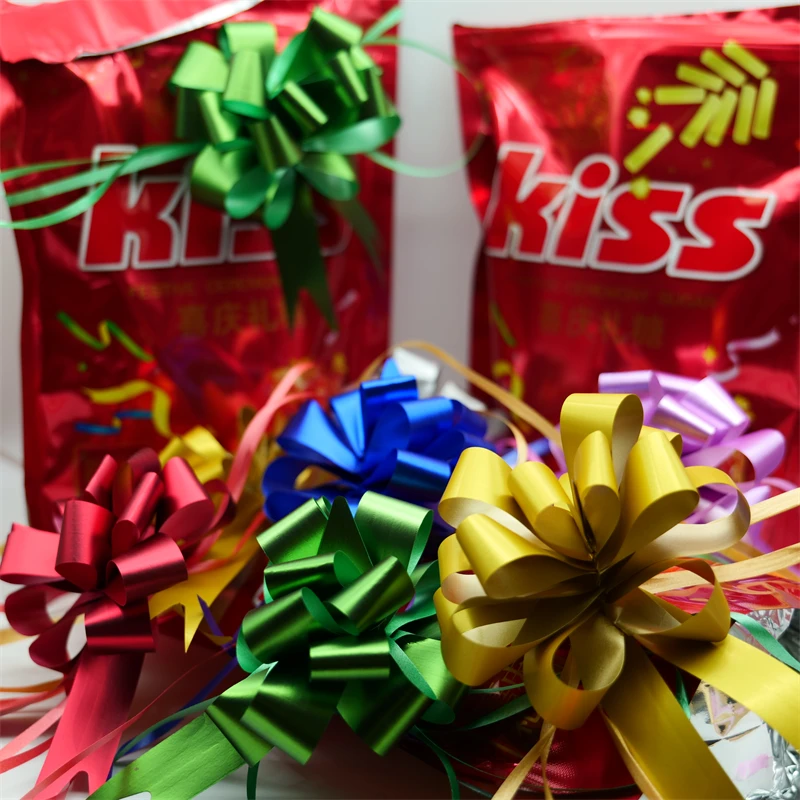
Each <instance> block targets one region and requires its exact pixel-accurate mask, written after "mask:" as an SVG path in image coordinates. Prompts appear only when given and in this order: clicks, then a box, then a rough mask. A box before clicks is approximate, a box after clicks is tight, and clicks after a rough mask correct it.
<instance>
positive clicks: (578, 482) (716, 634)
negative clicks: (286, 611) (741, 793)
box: [435, 394, 800, 798]
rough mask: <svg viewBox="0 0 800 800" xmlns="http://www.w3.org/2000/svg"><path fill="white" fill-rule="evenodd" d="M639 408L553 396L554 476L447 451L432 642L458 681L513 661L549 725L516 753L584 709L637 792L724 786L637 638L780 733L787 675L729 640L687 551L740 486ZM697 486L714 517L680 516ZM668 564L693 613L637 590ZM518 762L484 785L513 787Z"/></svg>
mask: <svg viewBox="0 0 800 800" xmlns="http://www.w3.org/2000/svg"><path fill="white" fill-rule="evenodd" d="M642 421H643V409H642V403H641V401H640V400H639V398H638V397H636V396H635V395H626V394H598V395H591V394H588V395H572V396H571V397H569V398H568V399H567V400H566V402H565V403H564V406H563V409H562V414H561V439H562V443H563V451H564V457H565V461H566V467H567V472H566V473H565V474H564V475H563V476H562V477H561V478H560V479H559V478H556V476H555V475H554V474H553V472H552V471H551V470H550V469H549V468H548V467H547V466H545V465H544V464H542V463H536V462H526V463H522V464H519V465H518V466H516V467H515V468H513V469H512V468H510V467H509V466H508V465H507V464H506V463H505V462H504V461H503V460H502V459H500V458H499V457H498V456H496V455H495V454H493V453H491V452H489V451H487V450H481V449H470V450H466V451H465V452H464V453H463V454H462V456H461V458H460V460H459V462H458V464H457V465H456V468H455V470H454V472H453V476H452V478H451V480H450V483H449V485H448V487H447V490H446V491H445V493H444V496H443V497H442V501H441V504H440V506H439V511H440V513H441V515H442V517H443V518H444V519H445V520H446V521H447V522H449V523H450V524H451V525H453V526H454V527H455V528H456V532H455V533H454V534H453V535H452V536H450V537H449V538H448V539H446V540H445V541H444V542H443V543H442V545H441V547H440V550H439V559H440V566H441V578H442V588H441V589H440V590H439V591H438V592H437V593H436V596H435V602H436V608H437V613H438V617H439V621H440V624H441V628H442V650H443V653H444V658H445V662H446V664H447V666H448V668H449V669H450V671H451V672H452V673H453V675H454V676H455V677H456V678H457V679H459V680H460V681H462V682H464V683H466V684H468V685H472V686H477V685H480V684H481V683H483V682H484V681H486V680H487V679H489V678H490V677H492V676H493V675H494V674H496V673H497V672H498V671H500V670H501V669H502V668H504V667H506V666H507V665H509V664H511V663H512V662H514V661H516V660H517V659H518V658H523V674H524V680H525V687H526V690H527V694H528V698H529V699H530V701H531V704H532V706H533V708H534V709H535V710H536V711H537V712H538V713H539V714H540V715H541V716H542V718H543V719H544V720H545V722H546V723H548V725H547V726H546V727H547V731H546V732H544V735H543V738H542V740H541V741H540V743H539V745H537V747H538V750H536V751H535V752H533V751H532V753H533V754H532V755H531V760H532V761H531V765H532V763H535V761H536V760H537V758H539V757H542V756H544V757H546V752H547V742H549V741H550V740H551V737H552V731H553V729H554V728H566V729H572V728H576V727H579V726H580V725H582V724H583V722H584V721H585V720H586V719H587V717H588V716H589V714H590V713H592V711H593V710H595V709H596V708H598V707H599V708H600V709H602V714H603V719H604V720H605V721H606V723H607V725H608V727H609V730H610V731H611V733H612V736H613V738H614V739H615V741H616V742H617V745H618V747H619V749H620V752H621V754H622V755H623V758H624V759H625V760H626V763H627V764H628V765H629V767H630V768H631V771H632V774H633V775H634V777H637V780H640V782H643V783H645V784H646V785H645V786H643V787H642V788H643V789H644V790H645V791H647V794H648V796H649V797H651V798H656V797H664V798H682V797H699V796H702V797H709V798H714V797H720V798H721V797H725V798H727V797H736V796H737V793H736V789H735V788H734V787H733V785H732V784H731V782H730V779H729V778H728V777H727V776H726V774H725V773H724V771H723V770H722V769H721V767H720V766H719V764H718V762H717V761H716V759H714V757H713V756H712V755H711V754H710V753H709V751H708V749H707V748H706V746H705V744H704V743H703V742H702V740H701V739H700V738H699V736H698V735H697V733H696V731H695V730H694V728H693V727H692V725H691V724H690V723H689V722H688V720H687V719H686V717H685V715H684V714H683V711H682V709H681V707H680V704H679V703H678V701H677V700H676V699H675V698H674V696H673V695H672V693H671V692H670V691H669V689H668V687H667V686H666V684H665V683H664V682H663V680H662V679H661V677H660V676H659V674H658V672H657V670H656V669H655V668H654V667H653V666H652V664H651V663H650V659H649V658H648V656H647V651H650V652H651V653H654V654H656V655H658V656H660V657H661V658H663V659H666V660H667V661H669V662H671V663H672V664H674V665H676V666H678V667H680V668H681V669H683V670H686V671H687V672H690V673H692V674H693V675H696V676H697V677H699V678H701V679H702V680H705V681H707V682H709V683H711V684H713V685H715V686H717V687H718V688H720V689H721V690H722V691H724V692H726V693H727V694H729V695H730V696H732V697H735V698H736V699H737V700H738V701H739V702H741V703H743V704H744V705H746V706H747V707H748V708H751V709H752V710H753V711H754V712H756V713H757V714H759V716H761V717H762V719H764V720H765V721H766V722H767V723H768V724H769V725H770V726H772V727H773V728H775V729H776V730H777V731H779V732H780V733H781V735H783V736H784V737H785V738H786V739H787V740H789V741H790V742H793V743H798V742H800V692H798V691H797V690H798V684H797V680H798V676H797V674H796V673H794V672H792V670H790V669H788V668H787V667H785V666H784V665H783V664H781V663H779V662H778V661H777V660H776V659H773V658H772V657H770V656H769V655H767V654H765V653H763V652H760V651H758V650H757V649H756V648H753V647H750V646H748V645H746V644H744V643H743V642H741V641H739V640H737V639H735V638H733V637H729V636H728V629H729V627H730V623H731V621H730V613H729V610H728V606H727V603H726V601H725V597H724V595H723V593H722V589H721V587H720V585H719V582H718V580H717V577H716V573H715V571H714V570H713V569H712V568H711V566H710V564H709V563H708V562H706V561H704V560H702V559H701V558H697V556H699V555H700V554H703V553H708V552H714V551H717V550H721V549H724V548H726V547H729V546H731V545H732V544H733V543H735V542H736V541H738V540H739V539H741V537H742V536H743V535H744V534H745V532H746V531H747V528H748V526H749V524H750V519H751V513H750V507H749V504H748V503H747V500H746V498H745V497H744V495H743V493H742V492H741V491H740V490H739V489H738V488H737V487H736V484H735V483H734V481H733V480H732V479H731V478H730V476H728V475H727V474H726V473H725V472H722V471H721V470H719V469H716V468H714V467H709V466H705V465H703V466H689V467H686V466H684V465H683V464H682V463H681V458H680V454H681V437H680V436H679V435H678V434H675V433H665V432H663V431H660V430H657V429H655V428H652V427H649V426H643V425H642ZM709 486H714V487H715V488H719V490H720V491H723V492H728V493H730V494H731V495H732V496H733V498H734V501H733V505H732V508H731V509H730V511H729V513H728V514H726V515H725V516H722V517H719V518H717V519H714V520H713V521H709V522H706V523H705V524H692V523H686V522H684V520H686V519H687V518H688V517H690V515H691V514H692V513H693V512H694V511H695V508H696V507H697V503H698V499H699V491H700V489H703V488H705V487H709ZM792 502H793V503H794V504H795V505H796V504H797V498H793V501H792ZM737 566H738V565H737ZM675 567H678V568H680V569H681V570H685V571H688V572H690V573H693V574H692V578H694V579H695V580H698V579H699V580H703V581H705V582H707V583H709V584H710V585H711V587H712V591H711V595H710V597H709V599H708V601H707V602H706V604H705V606H704V607H703V608H702V609H701V610H700V611H699V612H698V613H696V614H694V615H690V614H687V613H685V612H683V611H682V610H680V609H679V608H677V607H675V606H673V605H671V604H670V603H668V602H666V601H665V600H663V599H662V598H660V597H658V596H657V595H655V594H652V593H651V592H649V591H647V590H646V589H644V588H642V586H643V584H645V583H646V582H647V581H649V580H650V579H652V578H654V577H655V576H658V575H660V573H663V572H665V571H666V570H670V569H672V568H675ZM567 646H568V648H569V649H568V655H567V661H566V665H565V666H564V667H563V668H562V666H561V664H562V662H563V657H564V653H565V652H566V650H565V649H566V648H567ZM753 675H758V676H759V680H758V681H753V680H752V676H753ZM748 676H749V677H748ZM762 686H768V687H769V691H766V690H762V688H761V687H762ZM526 764H527V762H526ZM519 772H520V774H516V771H515V774H514V776H513V778H512V780H511V781H510V782H507V783H506V784H505V785H504V787H501V790H500V792H499V793H498V796H499V797H502V798H509V797H511V796H513V793H514V790H515V788H516V786H517V785H519V782H520V781H521V780H522V779H523V778H524V772H525V771H524V770H520V771H519Z"/></svg>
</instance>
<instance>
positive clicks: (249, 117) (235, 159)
mask: <svg viewBox="0 0 800 800" xmlns="http://www.w3.org/2000/svg"><path fill="white" fill-rule="evenodd" d="M399 19H400V11H399V9H398V8H395V9H393V10H391V11H390V12H388V13H387V14H386V15H385V16H384V17H383V18H381V19H380V20H379V21H378V22H377V23H376V24H375V25H374V26H373V27H372V28H371V29H370V30H369V31H368V32H367V33H366V34H364V33H363V32H362V30H361V28H359V27H358V26H357V25H355V24H353V23H351V22H349V21H348V20H345V19H343V18H341V17H339V16H337V15H335V14H331V13H329V12H326V11H323V10H321V9H319V8H316V9H314V11H313V13H312V14H311V18H310V20H309V22H308V25H307V27H306V29H305V30H304V31H302V32H300V33H299V34H297V35H296V36H295V37H294V38H293V39H292V40H291V41H290V42H289V43H288V45H287V46H286V48H285V49H284V50H283V51H282V52H281V53H279V54H276V50H275V47H276V40H277V33H276V29H275V26H274V25H272V24H270V23H265V22H234V23H227V24H225V25H223V26H222V27H221V28H220V31H219V36H218V45H219V47H214V46H212V45H210V44H207V43H205V42H201V41H193V42H190V44H189V46H188V47H187V48H186V51H185V52H184V54H183V56H182V58H181V60H180V62H179V63H178V65H177V67H176V68H175V71H174V72H173V74H172V76H171V78H170V82H169V85H170V88H171V89H172V90H173V91H174V92H175V94H176V137H177V139H178V140H179V141H178V142H170V143H164V144H156V145H148V146H146V147H142V148H141V149H140V150H138V151H137V152H135V153H133V154H132V155H130V156H127V157H116V158H111V159H108V160H106V161H103V162H102V163H101V164H98V165H95V166H93V167H92V168H90V169H88V170H86V171H84V172H81V173H78V174H76V175H71V176H69V177H67V178H60V179H58V180H55V181H51V182H50V183H46V184H43V185H40V186H38V187H35V188H33V189H26V190H23V191H20V192H15V193H13V194H10V195H8V198H7V199H8V203H9V206H11V207H14V206H18V205H23V204H25V203H31V202H36V201H38V200H43V199H47V198H52V197H55V196H58V195H61V194H64V193H66V192H71V191H74V190H76V189H79V188H86V187H93V188H92V189H90V191H89V192H87V193H86V194H85V195H83V196H82V197H80V198H78V199H77V200H75V201H73V202H71V203H69V204H67V205H66V206H64V207H63V208H61V209H59V210H58V211H55V212H52V213H49V214H44V215H42V216H39V217H35V218H30V219H24V220H18V221H15V222H4V221H0V227H10V228H18V229H33V228H41V227H45V226H47V225H53V224H56V223H58V222H63V221H64V220H67V219H72V218H73V217H76V216H78V215H80V214H82V213H83V212H84V211H86V210H87V209H88V208H90V207H91V206H92V205H94V203H96V202H97V201H98V200H99V199H100V198H101V197H102V196H103V194H105V192H106V190H107V189H108V187H109V186H110V185H111V184H112V183H113V182H114V181H115V180H116V179H117V178H118V177H121V176H123V175H129V174H131V173H134V172H139V171H141V170H144V169H150V168H152V167H157V166H160V165H163V164H166V163H169V162H172V161H176V160H179V159H184V158H187V157H191V156H194V157H195V158H194V161H193V163H192V167H191V191H192V195H193V196H194V197H195V198H196V199H198V200H199V201H201V202H203V203H206V204H209V205H212V206H214V207H216V208H219V209H222V210H224V211H226V212H227V213H228V214H229V215H230V216H231V217H235V218H237V219H241V218H247V217H255V218H258V219H261V220H262V221H263V222H264V224H265V225H266V226H267V227H268V228H269V229H270V231H271V235H272V241H273V246H274V249H275V254H276V259H277V262H278V268H279V271H280V275H281V281H282V284H283V292H284V298H285V301H286V306H287V310H288V314H289V321H290V324H291V322H292V321H293V318H294V311H295V307H296V304H297V299H298V295H299V293H300V290H301V289H303V288H305V289H306V290H307V291H308V292H309V294H310V295H311V298H312V299H313V301H314V302H315V303H316V305H317V307H318V308H319V309H320V311H321V312H322V313H323V315H324V316H325V318H326V319H327V320H328V322H329V323H330V324H331V325H332V326H333V325H335V316H334V310H333V304H332V301H331V296H330V291H329V289H328V284H327V280H326V276H325V263H324V260H323V257H322V253H321V250H320V244H319V237H318V233H317V224H316V220H315V215H314V206H313V197H312V194H313V192H312V190H313V191H316V192H318V193H319V194H321V195H322V196H324V197H325V198H327V200H328V201H329V202H330V204H331V206H332V207H333V208H334V209H335V210H336V211H337V212H338V213H339V214H341V215H342V216H343V217H344V218H345V219H346V220H347V221H348V222H349V223H350V224H351V225H352V226H353V229H354V230H355V232H356V234H357V235H358V236H359V237H360V238H361V240H362V241H363V242H364V245H365V247H366V249H367V251H368V253H369V254H370V257H371V258H372V260H373V261H376V262H377V260H378V256H377V231H376V229H375V226H374V224H373V222H372V220H371V218H370V216H369V214H368V213H367V211H366V210H365V209H364V207H363V206H362V205H361V204H360V203H359V201H358V200H357V199H356V196H357V194H358V191H359V185H358V179H357V176H356V173H355V170H354V169H353V166H352V164H351V163H350V160H349V158H348V156H352V155H356V154H359V153H363V154H371V156H372V157H373V158H374V160H376V161H378V163H381V164H383V165H384V166H387V167H389V168H390V169H397V168H399V166H398V164H397V163H396V162H394V160H393V159H391V157H389V156H386V155H385V154H381V153H377V152H375V151H377V150H378V149H379V148H380V147H383V146H384V145H385V144H386V143H387V142H389V141H390V140H391V139H392V137H393V136H394V134H395V133H396V132H397V129H398V128H399V127H400V117H399V116H398V115H397V113H396V111H395V109H394V107H393V105H392V103H391V101H390V100H389V98H388V97H387V95H386V93H385V92H384V90H383V86H382V85H381V73H380V69H379V68H378V66H377V65H376V64H375V62H374V61H373V60H372V59H371V58H370V56H369V55H368V54H367V53H366V52H365V50H364V49H363V47H364V45H367V44H397V43H398V41H397V40H395V39H389V38H381V37H382V36H383V34H384V33H385V32H386V31H388V30H389V29H390V28H392V27H394V26H395V25H396V24H397V23H398V21H399ZM85 163H89V162H87V161H85V160H80V159H78V160H69V161H57V162H48V163H45V164H38V165H32V166H27V167H19V168H15V169H11V170H7V171H5V172H3V173H0V181H6V180H11V179H13V178H19V177H22V176H24V175H29V174H32V173H36V172H44V171H47V170H52V169H57V168H61V167H67V166H76V165H79V164H85Z"/></svg>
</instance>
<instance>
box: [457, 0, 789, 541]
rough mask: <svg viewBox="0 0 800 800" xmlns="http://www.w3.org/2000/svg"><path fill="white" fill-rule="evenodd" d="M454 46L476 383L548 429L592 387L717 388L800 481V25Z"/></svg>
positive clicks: (619, 31)
mask: <svg viewBox="0 0 800 800" xmlns="http://www.w3.org/2000/svg"><path fill="white" fill-rule="evenodd" d="M455 45H456V55H457V58H458V59H459V60H460V61H461V62H462V63H463V64H464V65H465V66H466V67H467V68H468V69H469V70H471V71H472V72H473V73H474V75H475V76H476V78H477V79H478V80H479V82H480V83H481V84H482V85H483V86H484V87H485V91H486V95H487V97H488V103H489V107H490V110H491V138H492V141H493V144H494V147H484V148H483V150H482V151H481V153H480V154H479V155H478V157H477V158H475V159H474V160H473V162H472V163H471V164H470V175H471V182H472V197H473V202H474V204H475V207H476V210H477V211H478V213H479V214H480V216H481V217H482V218H483V220H484V236H485V238H484V242H483V250H482V254H481V260H480V264H479V268H478V278H477V288H476V293H475V306H474V328H473V331H474V333H473V342H472V352H473V361H474V363H475V365H476V367H477V369H479V370H480V371H482V372H484V373H486V374H492V375H493V376H494V377H495V378H498V379H503V380H507V381H508V383H509V385H510V389H511V390H512V391H513V392H515V393H516V394H517V395H518V396H521V397H524V398H525V399H526V400H527V401H529V402H530V403H531V404H532V405H533V406H534V407H535V408H536V409H537V410H539V411H541V412H542V413H543V414H545V415H546V416H548V417H549V418H550V419H552V420H556V419H557V417H558V413H559V408H560V406H561V403H562V402H563V400H564V398H565V397H566V396H567V395H568V394H570V393H571V392H590V391H596V390H597V379H598V375H599V373H601V372H606V371H612V370H636V369H658V370H663V371H666V372H673V373H679V374H682V375H686V376H690V377H703V376H705V375H713V376H714V377H716V378H717V379H718V380H719V381H720V382H721V383H722V384H723V385H724V386H725V388H726V389H727V390H728V391H729V392H731V394H732V395H734V396H735V398H736V399H737V401H738V402H740V403H741V405H742V406H743V407H744V408H745V409H746V410H747V411H748V412H749V413H750V414H751V415H752V417H753V424H752V427H751V429H757V428H764V427H770V428H777V429H779V430H780V431H781V432H782V433H783V434H784V435H785V436H786V440H787V453H786V459H785V462H784V466H783V468H782V471H781V472H780V473H779V474H780V475H781V476H783V477H786V478H789V479H790V480H791V481H794V482H797V481H798V478H799V477H800V470H799V469H798V460H799V459H800V450H799V449H798V408H799V407H800V388H799V385H798V315H799V314H800V281H799V280H798V276H799V275H800V270H798V215H797V201H798V196H800V179H799V178H798V175H799V174H800V173H798V166H797V165H798V148H800V126H799V125H798V121H799V120H800V49H799V48H800V21H798V9H797V8H796V7H795V8H782V9H770V10H764V11H748V12H742V13H725V14H712V15H694V16H682V17H656V18H638V19H593V20H578V21H570V22H557V23H551V24H546V25H535V26H530V27H525V28H516V29H510V28H506V29H491V30H488V29H486V30H485V29H476V28H463V27H457V28H456V29H455ZM470 88H471V87H468V86H467V85H466V84H462V91H461V102H462V109H463V111H462V113H463V126H464V136H465V139H466V140H467V141H470V140H471V139H472V137H473V136H474V135H475V133H476V131H478V130H480V128H481V126H482V124H483V122H482V120H483V117H482V115H481V108H480V106H479V104H478V103H477V101H476V100H475V97H474V92H472V91H471V90H470ZM797 526H798V523H797V516H796V515H795V514H791V515H789V514H787V515H784V517H783V518H781V519H780V521H779V522H777V523H772V525H771V529H770V531H769V532H767V531H765V534H764V535H765V538H769V537H771V540H770V541H771V544H773V545H774V546H775V547H780V546H783V545H786V544H790V543H792V542H794V541H797Z"/></svg>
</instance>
